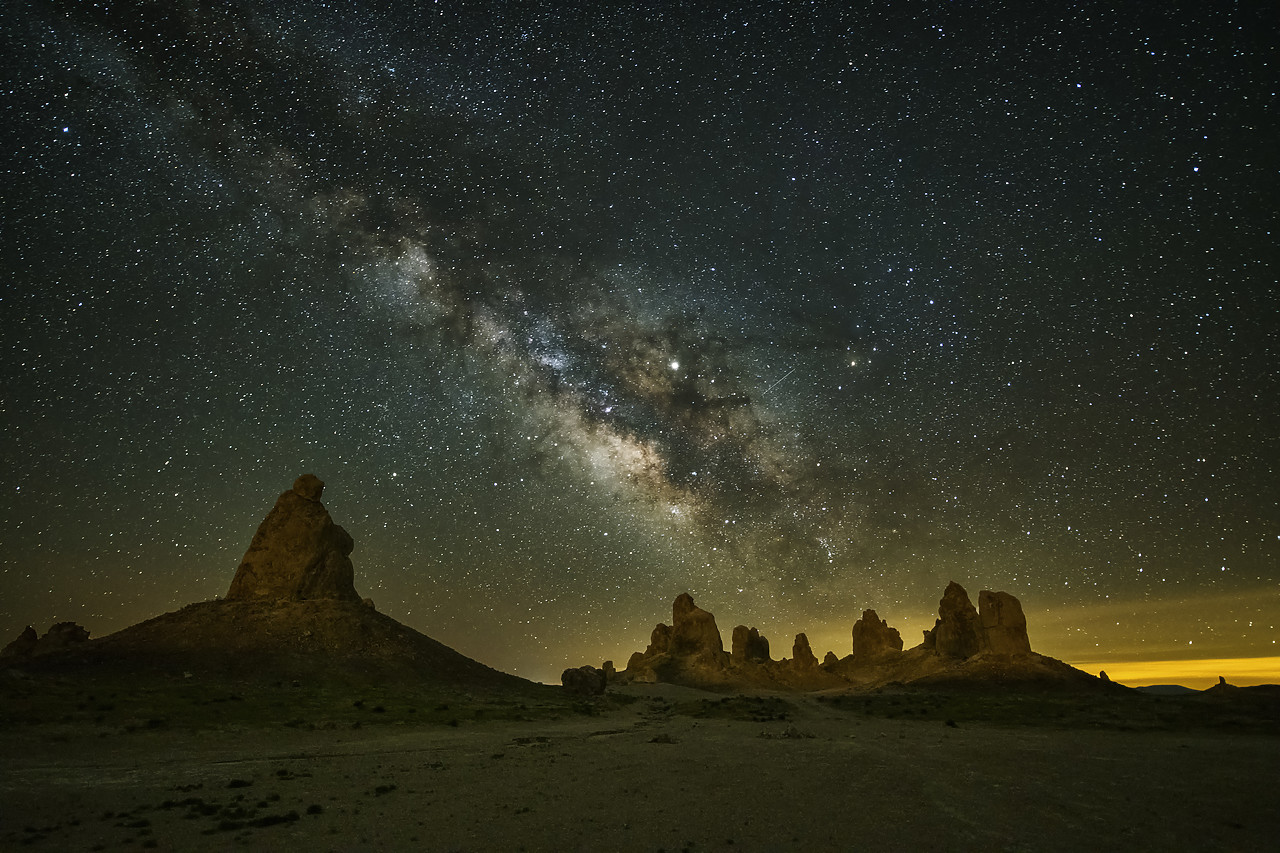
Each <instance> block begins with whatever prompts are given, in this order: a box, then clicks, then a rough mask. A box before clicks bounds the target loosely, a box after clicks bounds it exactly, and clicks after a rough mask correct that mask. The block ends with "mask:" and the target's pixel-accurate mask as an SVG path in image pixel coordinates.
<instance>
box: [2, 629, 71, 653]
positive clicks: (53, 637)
mask: <svg viewBox="0 0 1280 853" xmlns="http://www.w3.org/2000/svg"><path fill="white" fill-rule="evenodd" d="M88 639H89V632H88V631H87V630H85V629H84V628H83V627H81V626H80V625H77V624H76V623H75V622H58V623H56V624H54V625H52V626H50V628H49V630H48V631H46V632H45V635H44V636H43V637H38V636H37V635H36V629H35V628H33V627H31V626H30V625H28V626H27V627H26V628H25V629H24V630H23V631H22V633H20V634H19V635H18V636H17V638H16V639H15V640H14V641H13V642H12V643H10V644H9V645H7V646H5V647H4V649H3V651H0V657H6V658H27V657H35V656H37V655H46V654H52V653H55V652H60V651H65V650H67V649H71V648H75V647H76V646H79V645H80V644H82V643H85V642H87V641H88Z"/></svg>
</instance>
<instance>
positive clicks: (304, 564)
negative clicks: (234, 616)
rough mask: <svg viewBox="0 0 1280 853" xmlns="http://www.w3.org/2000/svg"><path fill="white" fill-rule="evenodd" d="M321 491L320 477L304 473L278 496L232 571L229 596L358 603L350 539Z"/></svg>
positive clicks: (352, 546) (239, 598) (254, 599)
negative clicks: (321, 496)
mask: <svg viewBox="0 0 1280 853" xmlns="http://www.w3.org/2000/svg"><path fill="white" fill-rule="evenodd" d="M323 491H324V483H323V482H321V481H320V479H319V478H318V477H316V476H315V475H314V474H303V475H302V476H301V477H299V478H298V479H297V480H295V481H294V484H293V488H292V489H290V490H289V491H287V492H284V493H283V494H281V495H280V497H279V498H278V499H276V504H275V506H274V507H273V508H272V510H271V512H270V513H268V514H267V517H266V518H265V519H263V521H262V524H261V525H259V526H258V532H257V533H255V534H254V536H253V541H252V542H250V543H249V549H248V550H247V551H246V552H245V554H244V559H243V560H241V562H240V567H239V568H237V569H236V574H235V577H234V578H233V579H232V580H231V588H230V589H229V590H227V596H226V597H227V600H229V601H308V600H314V599H336V600H338V601H354V602H359V601H360V596H359V595H357V594H356V590H355V570H354V569H353V567H352V565H351V560H350V559H349V558H348V555H349V554H350V553H351V551H352V549H353V548H354V542H353V541H352V539H351V535H350V534H348V533H347V531H346V530H344V529H342V528H341V527H339V526H338V525H336V524H334V523H333V519H332V518H330V517H329V511H328V510H326V509H325V508H324V504H322V503H320V495H321V494H322V493H323Z"/></svg>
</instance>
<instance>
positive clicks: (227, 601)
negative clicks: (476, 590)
mask: <svg viewBox="0 0 1280 853" xmlns="http://www.w3.org/2000/svg"><path fill="white" fill-rule="evenodd" d="M323 491H324V483H322V482H321V481H320V480H319V478H317V477H315V476H314V475H311V474H304V475H302V476H301V477H299V478H298V479H297V480H296V481H294V484H293V487H292V488H291V489H289V490H288V491H286V492H284V493H283V494H281V495H280V496H279V498H278V499H277V500H276V503H275V506H274V507H273V508H272V509H271V511H270V513H268V514H267V516H266V518H265V519H264V520H263V521H262V523H261V525H259V527H258V530H257V532H256V533H255V534H254V537H253V540H252V542H251V543H250V545H249V548H248V550H247V551H246V552H245V555H244V559H243V560H241V562H240V565H239V567H238V568H237V569H236V572H235V577H234V578H233V579H232V581H231V587H230V589H229V590H228V591H227V595H226V597H225V598H223V599H221V600H216V601H210V602H201V603H198V604H192V605H189V606H187V607H185V608H183V609H182V610H180V611H177V612H174V613H167V614H164V615H162V616H158V617H156V618H154V619H150V620H147V621H146V622H142V623H140V624H138V625H134V626H132V627H130V628H126V629H124V630H123V631H119V632H117V633H116V634H112V635H109V636H107V637H104V638H102V639H100V640H92V641H91V640H89V632H88V631H86V630H85V629H84V628H82V627H80V626H79V625H76V624H75V623H72V622H61V623H58V624H56V625H54V626H53V627H52V628H51V629H50V630H49V631H48V632H47V633H46V634H45V635H44V636H43V637H41V636H38V635H37V634H36V632H35V630H34V629H33V628H30V627H28V628H27V629H26V630H25V631H23V632H22V634H21V635H20V636H19V637H18V638H17V639H16V640H15V641H13V642H12V643H10V644H9V645H8V646H6V647H5V648H4V650H3V651H2V652H0V657H2V658H3V659H4V660H5V663H6V664H8V663H12V662H13V661H15V660H16V661H20V662H21V661H32V662H34V661H37V660H39V661H71V662H77V661H78V662H79V663H93V662H99V663H100V662H103V661H108V662H114V663H117V664H119V663H121V662H128V665H130V666H145V667H148V668H150V669H152V670H160V669H164V668H166V667H167V668H169V669H175V668H176V669H178V670H179V671H182V670H185V669H187V668H193V669H194V668H199V667H200V666H205V667H207V668H208V669H210V670H211V671H212V670H214V669H221V671H224V672H239V671H242V670H243V669H244V668H245V667H246V666H247V664H246V661H247V660H250V659H251V660H252V666H254V667H257V668H258V669H264V668H266V667H268V666H277V667H279V668H282V669H290V668H292V669H294V670H295V671H296V669H297V668H298V667H303V668H307V669H308V670H309V671H312V672H329V671H332V670H333V669H334V668H335V662H337V661H342V662H343V665H344V666H346V667H347V669H348V670H349V671H352V672H359V673H361V674H362V675H367V676H369V677H375V676H376V675H377V674H378V673H382V675H383V676H389V675H392V674H395V675H396V676H404V675H406V674H411V677H427V678H433V679H437V680H439V679H444V680H449V681H452V682H455V683H456V682H465V683H468V684H482V683H483V684H492V685H497V684H502V683H509V684H511V685H512V686H514V685H515V684H516V683H519V684H523V685H528V684H529V683H528V682H525V681H524V680H523V679H518V678H516V677H514V676H509V675H505V674H503V673H499V672H497V671H496V670H492V669H490V668H489V667H486V666H484V665H483V664H480V663H478V662H476V661H473V660H471V659H470V658H467V657H464V656H463V655H460V654H458V653H457V652H455V651H454V650H452V649H450V648H448V647H447V646H444V645H442V644H440V643H438V642H436V641H435V640H432V639H431V638H430V637H426V636H424V635H422V634H420V633H418V632H417V631H414V630H413V629H411V628H408V627H406V626H404V625H401V624H400V623H399V622H396V621H395V620H394V619H391V618H390V617H387V616H383V615H382V614H379V613H377V612H376V611H375V610H374V609H373V607H372V602H371V601H369V600H368V599H364V600H363V602H362V601H361V598H360V596H359V595H358V594H357V593H356V590H355V583H354V577H355V573H354V569H353V567H352V563H351V559H350V554H351V552H352V550H353V548H354V542H353V540H352V538H351V535H350V534H348V533H347V531H346V530H344V529H343V528H341V527H339V526H338V525H337V524H335V523H334V522H333V519H332V518H331V517H330V516H329V512H328V510H326V509H325V507H324V504H322V503H321V502H320V497H321V495H322V493H323ZM975 662H976V663H975ZM993 667H994V668H995V669H997V670H999V671H1000V672H1002V673H1004V674H1005V675H1007V674H1008V673H1009V672H1014V673H1015V675H1017V676H1018V677H1027V676H1028V675H1031V676H1035V677H1050V678H1062V677H1065V676H1064V673H1066V672H1069V673H1072V674H1074V675H1075V676H1080V677H1082V678H1091V676H1085V675H1084V673H1080V672H1079V671H1078V670H1075V669H1073V668H1071V667H1068V666H1067V665H1066V664H1062V663H1061V662H1058V661H1054V660H1052V659H1051V658H1045V657H1043V656H1041V655H1037V654H1035V653H1034V652H1032V651H1031V644H1030V642H1029V641H1028V639H1027V622H1026V617H1025V616H1024V615H1023V612H1022V606H1021V604H1019V602H1018V599H1016V598H1014V597H1013V596H1012V595H1009V594H1008V593H1004V592H989V591H986V590H983V591H982V592H981V593H980V594H979V596H978V607H976V608H975V607H974V606H973V604H972V602H970V600H969V596H968V595H967V594H966V593H965V591H964V589H963V588H962V587H961V586H960V585H959V584H956V583H951V584H949V585H948V586H947V589H946V592H945V593H944V594H943V596H942V600H941V602H940V603H939V607H938V620H937V622H936V624H935V625H934V626H933V628H931V629H930V630H928V631H926V632H925V635H924V641H923V642H922V643H921V644H920V645H919V646H917V647H916V648H914V649H910V650H908V651H903V643H902V637H901V636H900V635H899V633H898V631H897V630H896V629H894V628H892V627H890V626H889V625H888V623H887V622H886V621H885V620H883V619H881V618H880V617H879V615H878V614H877V613H876V612H875V611H874V610H866V611H864V612H863V614H862V616H861V618H860V619H858V620H857V622H855V623H854V626H853V634H852V648H851V653H850V654H849V655H847V656H846V657H844V658H837V657H836V655H835V653H834V652H827V654H826V656H825V658H824V659H823V661H822V662H821V663H819V662H818V659H817V657H816V656H815V655H814V653H813V650H812V649H811V648H810V646H809V639H808V637H806V636H805V635H804V634H797V635H796V638H795V642H794V643H793V644H792V647H791V657H790V658H784V659H783V660H780V661H776V660H774V659H773V658H772V656H771V654H770V647H769V640H768V638H766V637H765V636H763V635H762V634H761V633H760V631H759V630H758V629H756V628H749V627H747V626H746V625H738V626H737V627H735V628H734V629H733V632H732V643H731V648H730V651H725V648H724V643H723V640H722V639H721V636H720V629H719V628H718V627H717V626H716V620H715V616H713V615H712V614H711V613H709V612H707V611H706V610H703V609H702V608H700V607H698V606H697V605H696V604H694V602H693V598H692V597H691V596H690V595H688V594H687V593H686V594H683V595H681V596H679V597H678V598H677V599H676V600H675V603H674V605H673V607H672V624H671V625H666V624H660V625H658V626H657V627H655V628H654V629H653V633H652V635H651V637H650V641H649V647H648V648H647V649H645V651H643V652H636V653H635V654H633V655H632V656H631V659H630V660H629V661H628V662H627V668H626V669H625V670H624V671H623V672H615V671H614V668H613V664H612V663H611V662H608V661H606V662H605V664H604V666H603V667H601V668H596V667H593V666H585V667H578V668H576V669H569V670H566V671H565V672H564V675H563V678H562V682H563V684H564V686H565V687H566V688H568V689H569V690H571V691H573V692H577V693H583V694H597V693H601V692H603V691H604V689H605V686H606V685H607V684H608V683H609V682H610V681H616V682H655V681H664V682H675V683H682V684H688V685H691V686H698V687H713V688H731V687H741V686H755V687H766V688H775V689H793V690H812V689H822V688H828V687H839V686H849V685H851V684H852V685H858V686H876V685H879V684H887V683H893V682H919V681H921V680H927V679H930V678H933V679H943V680H945V679H947V678H949V677H962V678H972V677H973V676H974V675H975V673H976V674H979V675H980V674H982V673H983V672H988V671H992V668H993ZM984 668H985V669H984ZM1072 677H1074V676H1072ZM529 686H532V685H529Z"/></svg>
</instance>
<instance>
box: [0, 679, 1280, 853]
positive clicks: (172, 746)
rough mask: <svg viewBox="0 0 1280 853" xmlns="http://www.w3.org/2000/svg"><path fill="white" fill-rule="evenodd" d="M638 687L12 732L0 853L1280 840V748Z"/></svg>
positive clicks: (1097, 845) (1219, 846)
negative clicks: (378, 709)
mask: <svg viewBox="0 0 1280 853" xmlns="http://www.w3.org/2000/svg"><path fill="white" fill-rule="evenodd" d="M627 691H629V693H630V694H631V695H630V696H629V697H628V696H623V697H622V701H617V702H613V703H610V704H609V705H608V706H607V707H605V708H603V710H602V711H601V712H600V713H598V714H596V715H585V714H571V715H566V716H562V717H560V718H558V719H548V720H544V721H515V722H512V721H491V722H478V723H476V722H470V721H466V722H463V723H462V724H460V725H456V726H451V725H437V724H433V725H417V726H414V725H396V724H389V725H381V726H365V727H361V728H359V729H351V728H347V729H340V730H314V731H312V730H304V729H297V728H289V727H280V726H274V727H270V726H267V727H254V726H247V727H246V726H240V725H236V726H229V727H221V728H219V727H212V728H208V729H203V730H195V731H192V730H173V729H166V728H158V729H155V730H150V729H146V728H143V729H141V730H135V731H130V732H129V733H127V734H126V733H110V734H108V733H104V732H102V731H98V732H93V731H91V730H89V729H86V728H83V727H81V729H82V730H75V729H68V728H61V729H59V728H57V727H47V726H46V727H18V728H9V729H8V730H6V731H4V732H3V733H0V751H2V754H3V757H4V760H3V766H2V768H0V849H5V850H18V849H22V850H58V851H78V850H121V849H139V848H141V849H158V850H184V851H185V850H228V849H277V850H282V849H293V850H308V851H328V850H342V851H345V850H432V851H435V850H441V851H451V850H467V851H484V850H584V851H607V850H619V851H631V850H635V851H649V853H652V851H657V850H666V851H683V850H690V851H704V850H719V851H725V850H735V851H737V850H741V851H768V850H806V851H813V850H819V851H820V850H833V851H834V850H841V851H845V850H876V851H892V850H913V851H920V850H974V851H978V850H981V851H992V850H1027V851H1032V850H1034V851H1043V850H1241V851H1255V850H1265V849H1275V844H1276V839H1277V838H1280V805H1277V802H1280V801H1278V800H1277V796H1276V791H1275V785H1276V779H1277V776H1276V772H1277V768H1278V767H1280V737H1278V736H1276V735H1275V734H1274V733H1271V734H1268V733H1265V732H1264V733H1252V734H1241V733H1234V734H1222V733H1214V732H1212V731H1208V730H1193V731H1181V732H1170V731H1117V730H1096V729H1090V728H1069V727H1067V728H1063V727H1048V726H1014V727H1009V726H1000V725H994V724H991V723H971V722H964V723H958V724H956V725H949V724H948V723H947V722H946V721H940V720H937V719H915V720H908V719H890V718H886V717H883V716H867V715H858V714H851V713H848V712H847V711H846V710H842V709H840V708H838V707H835V706H833V705H832V704H831V703H830V702H824V701H820V700H818V699H816V698H814V697H799V698H798V697H795V696H790V697H786V698H785V699H781V698H773V697H739V698H735V699H726V698H725V697H719V696H715V695H712V694H705V693H700V692H698V691H689V690H684V689H681V688H674V687H669V686H650V687H640V686H636V687H631V688H627ZM720 709H723V713H721V712H720ZM779 711H781V712H779Z"/></svg>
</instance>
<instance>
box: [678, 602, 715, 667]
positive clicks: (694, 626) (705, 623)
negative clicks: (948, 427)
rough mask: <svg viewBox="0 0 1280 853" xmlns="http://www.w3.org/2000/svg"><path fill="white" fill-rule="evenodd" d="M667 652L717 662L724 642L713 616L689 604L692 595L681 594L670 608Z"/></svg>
mask: <svg viewBox="0 0 1280 853" xmlns="http://www.w3.org/2000/svg"><path fill="white" fill-rule="evenodd" d="M671 616H672V622H673V623H674V624H672V626H671V653H672V654H675V655H679V656H681V657H689V658H697V659H703V660H707V661H715V662H716V663H721V662H722V658H723V657H724V639H723V638H721V636H720V629H719V628H717V627H716V617H714V616H712V615H711V614H710V613H708V612H707V611H705V610H703V609H702V608H701V607H699V606H698V605H696V604H694V603H693V596H691V595H689V593H687V592H685V593H681V594H680V596H679V597H678V598H676V600H675V603H674V604H673V605H672V607H671Z"/></svg>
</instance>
